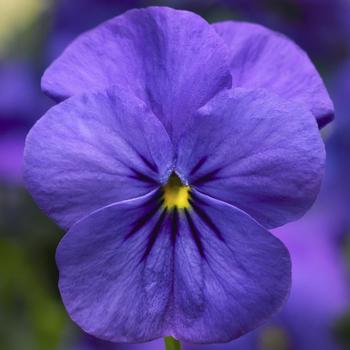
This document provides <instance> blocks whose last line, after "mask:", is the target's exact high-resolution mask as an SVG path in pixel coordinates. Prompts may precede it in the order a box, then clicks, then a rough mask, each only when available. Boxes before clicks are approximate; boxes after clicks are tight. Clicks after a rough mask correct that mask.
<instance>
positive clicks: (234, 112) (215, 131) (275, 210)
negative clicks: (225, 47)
mask: <svg viewBox="0 0 350 350" xmlns="http://www.w3.org/2000/svg"><path fill="white" fill-rule="evenodd" d="M184 129H185V131H184V133H183V137H182V139H181V142H180V143H179V147H178V151H177V153H178V155H177V165H176V169H177V171H178V173H179V175H180V177H181V178H182V179H183V181H185V182H187V183H189V184H190V185H191V186H192V187H194V188H197V189H198V190H200V191H202V192H204V193H206V194H208V195H210V196H212V197H214V198H217V199H220V200H223V201H225V202H227V203H230V204H232V205H234V206H236V207H238V208H240V209H242V210H243V211H245V212H246V213H248V214H249V215H251V216H252V217H253V218H254V219H256V220H257V221H259V222H260V223H261V224H263V225H264V226H266V227H276V226H280V225H282V224H285V223H286V222H288V221H291V220H295V219H297V218H298V217H300V216H301V215H303V214H304V213H305V212H306V210H307V209H308V208H309V207H310V206H311V205H312V203H313V202H314V200H315V198H316V196H317V194H318V192H319V189H320V184H321V179H322V175H323V167H324V161H325V151H324V145H323V142H322V139H321V137H320V134H319V130H318V128H317V124H316V122H315V120H314V118H312V117H311V113H310V112H309V111H308V110H307V109H306V108H304V106H302V105H300V106H299V105H298V104H296V103H294V102H288V101H285V100H283V99H281V98H279V97H278V96H276V95H273V94H271V93H269V92H267V91H264V90H256V91H249V90H246V89H235V90H233V91H230V92H228V93H223V94H221V95H220V96H218V97H217V98H214V99H213V100H212V101H211V102H210V103H208V104H207V105H206V106H205V107H203V108H202V109H201V110H200V111H199V112H198V114H197V115H194V116H193V117H192V118H191V119H189V121H188V125H187V126H186V127H185V128H184Z"/></svg>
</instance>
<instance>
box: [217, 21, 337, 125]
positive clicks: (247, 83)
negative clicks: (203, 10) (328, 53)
mask: <svg viewBox="0 0 350 350" xmlns="http://www.w3.org/2000/svg"><path fill="white" fill-rule="evenodd" d="M214 28H215V29H216V31H217V32H218V33H219V34H220V35H221V36H222V37H223V39H224V40H225V42H226V44H227V45H228V47H229V48H230V53H231V57H230V61H231V72H232V77H233V85H234V86H237V87H245V88H251V89H256V88H265V89H267V90H270V91H271V92H274V93H276V94H278V95H279V96H281V97H284V98H287V99H290V100H292V101H295V102H298V103H300V102H302V103H304V104H305V105H306V106H307V107H308V108H309V109H310V110H311V112H312V113H313V115H314V116H315V118H316V119H317V122H318V124H319V126H320V127H322V126H324V125H326V124H327V123H328V122H330V121H331V120H332V119H333V117H334V107H333V103H332V101H331V100H330V98H329V95H328V92H327V90H326V88H325V86H324V84H323V82H322V79H321V77H320V76H319V74H318V72H317V71H316V69H315V67H314V66H313V64H312V62H311V61H310V59H309V58H308V56H307V55H306V53H305V52H304V51H303V50H302V49H301V48H299V47H298V46H297V45H296V44H295V43H294V42H293V41H291V40H290V39H288V38H287V37H285V36H284V35H282V34H280V33H276V32H274V31H272V30H270V29H267V28H265V27H263V26H261V25H258V24H253V23H245V22H234V21H227V22H220V23H215V24H214Z"/></svg>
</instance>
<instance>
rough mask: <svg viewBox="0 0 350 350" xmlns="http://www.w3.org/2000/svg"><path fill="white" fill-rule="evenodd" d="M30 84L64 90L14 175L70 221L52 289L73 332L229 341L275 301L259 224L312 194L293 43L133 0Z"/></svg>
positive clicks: (317, 171)
mask: <svg viewBox="0 0 350 350" xmlns="http://www.w3.org/2000/svg"><path fill="white" fill-rule="evenodd" d="M241 26H243V28H245V29H244V30H243V31H242V27H241ZM260 30H261V31H262V32H263V34H261V33H260V32H259V31H260ZM230 32H231V33H234V32H237V33H238V36H237V37H236V39H234V38H232V37H231V36H230V35H229V34H228V33H230ZM218 33H219V34H218ZM249 33H251V36H249V35H248V34H249ZM227 35H228V38H230V40H231V39H232V40H233V41H231V42H230V43H228V44H225V41H224V40H223V39H222V37H223V38H226V40H228V39H227V37H226V36H227ZM221 36H222V37H221ZM260 39H261V41H260V44H258V42H259V40H260ZM234 42H235V44H233V43H234ZM277 44H278V46H277V49H276V45H277ZM274 52H275V55H274V54H273V53H274ZM239 67H241V68H240V69H239ZM292 71H293V74H292ZM250 73H251V75H249V74H250ZM232 82H233V87H232ZM43 87H44V89H45V91H47V92H48V93H49V94H51V95H52V96H53V97H55V98H56V99H58V100H63V99H65V101H63V102H61V103H60V104H58V105H57V106H55V107H53V108H52V109H51V110H50V111H48V112H47V113H46V115H45V116H44V117H42V118H41V119H40V120H39V121H38V122H37V124H36V125H35V126H34V127H33V129H32V130H31V132H30V133H29V135H28V137H27V141H26V149H25V178H26V183H27V186H28V189H29V190H30V191H31V193H32V195H33V197H34V198H35V200H36V201H37V202H38V204H39V205H40V207H41V208H42V209H43V210H44V211H46V212H47V214H48V215H49V216H51V217H52V218H53V219H54V220H56V222H57V223H58V224H59V225H61V226H62V227H63V228H66V229H68V233H67V234H66V235H65V236H64V238H63V239H62V241H61V243H60V244H59V247H58V249H57V255H56V260H57V265H58V268H59V271H60V280H59V287H60V291H61V295H62V298H63V302H64V304H65V306H66V308H67V310H68V312H69V314H70V316H71V317H72V319H73V320H74V321H75V322H76V323H77V324H78V325H79V326H80V327H81V328H82V329H83V330H85V331H86V332H88V333H90V334H92V335H94V336H97V337H99V338H102V339H105V340H110V341H115V342H142V341H148V340H151V339H155V338H158V337H161V336H165V335H171V336H174V337H175V338H177V339H180V340H184V341H188V342H196V343H211V342H226V341H229V340H232V339H234V338H237V337H239V336H240V335H242V334H244V333H246V332H248V331H249V330H251V329H253V328H255V327H257V326H258V325H259V324H261V323H262V322H263V321H264V320H266V319H267V318H268V317H270V316H271V315H272V314H273V313H275V312H276V311H277V310H278V309H279V308H280V307H281V305H282V304H283V302H284V301H285V299H286V297H287V294H288V291H289V288H290V258H289V254H288V251H287V249H286V248H285V246H284V245H283V244H282V242H281V241H280V240H278V239H277V238H275V237H274V236H273V235H272V234H270V233H269V232H268V231H267V229H268V228H273V227H277V226H279V225H282V224H284V223H286V222H288V221H291V220H294V219H296V218H298V217H300V216H301V215H303V213H304V212H305V211H306V210H307V209H308V208H309V207H310V205H311V204H312V203H313V201H314V199H315V197H316V195H317V193H318V191H319V186H320V182H321V177H322V170H323V163H324V147H323V143H322V140H321V138H320V136H319V131H318V126H317V123H316V120H315V118H316V119H317V120H324V119H325V118H326V119H327V118H329V116H330V114H331V102H330V100H329V98H328V95H327V92H326V90H325V88H324V86H323V84H322V82H321V79H320V77H319V76H318V74H317V73H316V71H315V69H314V68H313V66H312V64H311V63H310V61H309V60H308V59H307V57H306V55H305V54H304V53H303V52H302V51H301V50H300V49H299V48H297V47H296V46H295V45H294V44H293V43H291V42H290V41H289V40H288V39H286V38H284V37H282V36H280V35H278V34H275V33H272V32H270V31H268V30H266V29H264V28H261V27H259V26H254V25H247V24H237V23H233V22H232V23H225V24H217V25H215V26H210V25H209V24H208V23H206V22H205V21H204V20H203V19H201V18H200V17H198V16H197V15H195V14H193V13H190V12H186V11H176V10H172V9H169V8H147V9H142V10H131V11H129V12H126V13H125V14H124V15H122V16H119V17H116V18H114V19H112V20H110V21H108V22H106V23H103V24H102V25H100V26H99V27H97V28H96V29H93V30H92V31H90V32H87V33H85V34H83V35H82V36H80V37H79V38H78V39H77V40H76V41H75V42H73V43H72V44H71V46H69V47H68V48H67V49H66V51H65V52H64V53H63V54H62V56H61V57H60V58H58V59H57V60H56V61H55V62H54V63H53V65H52V66H51V67H50V68H49V69H48V70H47V71H46V73H45V75H44V77H43ZM269 87H270V88H271V89H268V88H269ZM310 91H312V92H313V93H312V94H311V93H310Z"/></svg>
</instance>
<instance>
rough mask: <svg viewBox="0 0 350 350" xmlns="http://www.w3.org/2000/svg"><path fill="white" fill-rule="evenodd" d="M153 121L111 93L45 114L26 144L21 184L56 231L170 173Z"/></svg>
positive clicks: (166, 142) (167, 146) (140, 107)
mask: <svg viewBox="0 0 350 350" xmlns="http://www.w3.org/2000/svg"><path fill="white" fill-rule="evenodd" d="M172 157H173V154H172V145H171V142H170V139H169V137H168V135H167V133H166V131H165V130H164V127H163V126H162V124H161V123H160V122H159V120H158V119H157V118H156V117H155V116H154V115H153V114H152V113H150V112H149V111H148V108H147V107H146V106H145V104H144V103H143V102H142V101H140V100H139V99H138V98H135V97H133V96H131V95H128V94H126V93H122V92H121V91H120V90H119V89H118V88H111V89H109V90H107V91H102V92H94V93H90V94H86V95H80V96H76V97H72V98H70V99H68V100H66V101H64V102H62V103H61V104H59V105H58V106H55V107H54V108H52V109H51V110H49V111H48V112H47V113H46V115H45V116H44V117H42V118H41V119H40V120H39V121H38V122H37V123H36V124H35V126H34V127H33V128H32V130H31V131H30V133H29V135H28V136H27V139H26V145H25V154H24V178H25V182H26V185H27V187H28V189H29V191H30V192H31V194H32V195H33V197H34V199H35V200H36V201H37V202H38V204H39V206H40V207H41V208H42V209H43V210H44V211H46V212H47V214H48V215H49V216H51V217H52V218H53V219H55V220H56V221H57V222H58V223H59V224H60V225H62V226H63V227H70V226H71V225H72V224H73V223H74V222H75V221H77V220H78V219H80V218H81V217H83V216H84V215H87V214H89V213H90V212H92V211H94V210H96V209H98V208H101V207H103V206H105V205H108V204H111V203H113V202H117V201H121V200H125V199H129V198H133V197H137V196H140V195H143V194H145V193H147V192H149V191H151V190H153V189H155V188H157V187H158V186H159V184H160V183H161V182H162V181H164V179H166V178H167V176H168V173H169V171H170V169H171V168H172V164H173V160H172Z"/></svg>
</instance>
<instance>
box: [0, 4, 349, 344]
mask: <svg viewBox="0 0 350 350" xmlns="http://www.w3.org/2000/svg"><path fill="white" fill-rule="evenodd" d="M150 5H164V6H172V7H175V8H181V9H188V10H191V11H194V12H196V13H198V14H200V15H201V16H203V17H204V18H205V19H207V20H208V21H209V22H215V21H220V20H226V19H235V20H244V21H251V22H257V23H260V24H263V25H266V26H267V27H269V28H271V29H274V30H277V31H280V32H282V33H284V34H286V35H287V36H289V37H290V38H292V39H294V40H295V41H296V42H297V43H298V44H299V45H300V46H301V47H302V48H303V49H304V50H305V51H306V52H307V53H308V54H309V56H310V57H311V59H312V60H313V62H314V63H315V65H316V66H317V67H318V69H319V71H320V72H321V75H322V77H323V79H324V81H325V83H326V85H327V87H328V89H329V92H330V94H331V96H332V98H333V101H334V103H335V108H336V120H335V121H334V122H333V123H332V124H331V125H329V126H327V127H326V128H325V129H324V130H323V131H322V134H323V137H324V141H325V143H326V147H327V152H328V153H327V157H328V158H327V169H326V178H325V180H324V183H323V188H322V191H321V194H320V196H319V198H318V200H317V202H316V203H315V205H314V207H313V208H312V210H311V211H310V212H309V213H308V214H307V215H306V216H305V217H304V218H302V219H301V220H299V221H298V222H295V223H292V224H289V225H286V226H284V227H282V228H279V229H277V230H274V232H273V233H274V234H276V235H277V236H278V237H279V238H280V239H281V240H283V241H284V242H285V244H286V245H287V246H288V248H289V250H290V252H291V256H292V262H293V286H292V291H291V296H290V299H289V301H288V303H287V304H286V305H285V307H284V308H283V309H282V310H281V312H280V313H279V314H278V315H277V316H276V317H275V318H273V319H272V320H271V321H269V322H268V323H267V324H265V325H263V326H262V327H260V328H259V329H257V330H256V331H254V332H252V333H250V334H248V335H246V336H244V337H242V338H240V339H239V340H237V341H234V342H231V343H228V344H223V345H206V346H193V345H190V344H184V348H185V349H191V350H199V349H200V348H201V349H203V350H210V349H213V350H214V349H215V350H216V349H217V350H235V349H238V350H333V349H350V298H349V296H350V283H349V281H350V280H349V277H350V0H213V1H211V0H192V1H190V0H189V1H187V0H178V1H170V0H169V1H146V0H145V1H142V0H123V1H122V0H119V1H118V0H56V1H54V0H0V350H100V349H101V350H116V349H122V350H124V349H128V350H141V349H146V350H150V349H155V350H157V349H162V347H163V343H162V341H161V340H160V341H156V342H151V343H147V344H139V345H115V344H110V343H105V342H101V341H99V340H97V339H94V338H92V337H89V336H87V335H85V334H83V333H82V332H81V331H80V330H79V329H78V328H77V327H76V326H75V325H74V324H73V322H72V321H70V319H69V318H68V316H67V314H66V312H65V310H64V307H63V305H62V303H61V301H60V297H59V293H58V289H57V270H56V266H55V261H54V254H55V248H56V246H57V243H58V242H59V240H60V238H61V237H62V235H63V232H62V231H61V230H60V229H59V228H58V227H57V226H55V225H54V224H53V223H52V222H50V220H49V219H47V218H46V217H45V215H44V214H43V213H41V212H40V210H39V209H38V208H37V207H36V205H35V204H34V202H33V200H32V199H31V198H30V196H29V195H28V193H27V192H26V191H25V189H24V187H23V182H22V179H21V161H22V152H23V145H24V138H25V135H26V133H27V132H28V130H29V129H30V127H31V126H32V125H33V123H34V122H35V121H36V120H37V119H38V118H39V117H40V116H41V115H42V114H43V113H44V112H45V111H46V110H47V109H48V108H50V106H51V105H53V102H52V101H51V100H50V99H49V98H48V97H46V96H44V95H43V94H42V93H41V91H40V77H41V75H42V73H43V71H44V70H45V68H46V67H47V66H48V65H49V64H50V62H52V60H53V59H55V58H56V57H57V56H58V55H59V54H60V53H61V52H62V50H63V49H64V48H65V46H66V45H67V44H68V43H69V42H70V41H71V40H72V39H73V38H75V37H76V36H77V35H78V34H79V33H81V32H83V31H85V30H87V29H89V28H92V27H94V26H95V25H97V24H99V23H100V22H101V21H103V20H105V19H108V18H110V17H113V16H115V15H118V14H120V13H122V12H124V11H125V10H127V9H129V8H132V7H144V6H150ZM296 69H297V67H296Z"/></svg>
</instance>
